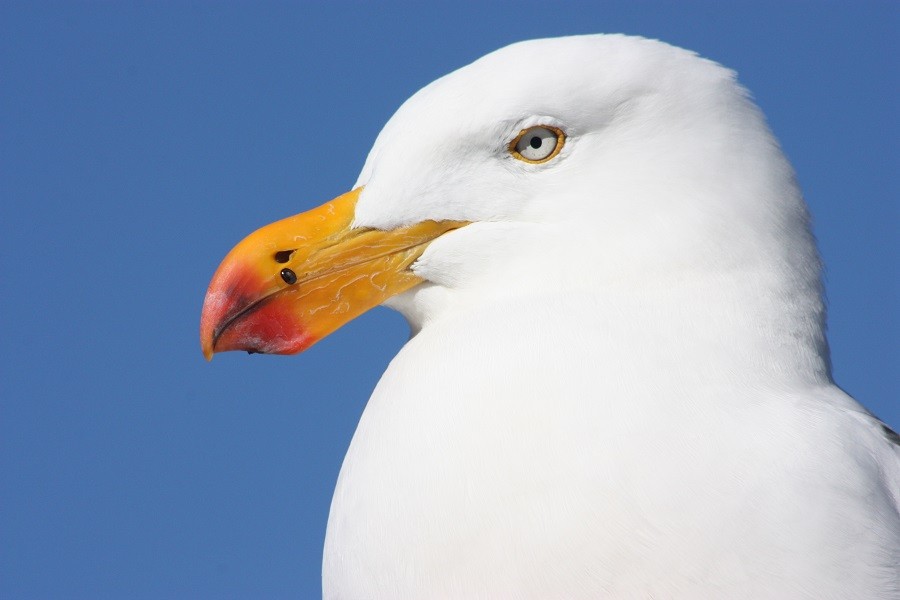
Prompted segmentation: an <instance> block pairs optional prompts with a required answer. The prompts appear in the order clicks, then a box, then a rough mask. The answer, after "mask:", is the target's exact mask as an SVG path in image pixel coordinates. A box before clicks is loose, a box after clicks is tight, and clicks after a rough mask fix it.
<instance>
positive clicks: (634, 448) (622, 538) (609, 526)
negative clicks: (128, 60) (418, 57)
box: [201, 35, 900, 600]
mask: <svg viewBox="0 0 900 600" xmlns="http://www.w3.org/2000/svg"><path fill="white" fill-rule="evenodd" d="M381 304H384V305H387V306H389V307H392V308H394V309H396V310H398V311H399V312H400V313H402V314H403V315H404V316H405V317H406V319H407V320H408V321H409V323H410V327H411V330H412V336H411V338H410V339H409V341H408V342H407V343H406V344H405V345H404V346H403V348H402V349H401V350H400V351H399V353H398V354H397V356H395V357H394V359H393V360H392V361H391V363H390V365H389V366H388V368H387V371H386V372H385V373H384V375H383V376H382V378H381V380H380V382H379V383H378V385H377V387H376V388H375V390H374V392H373V393H372V396H371V398H370V399H369V402H368V404H367V406H366V408H365V411H364V413H363V415H362V417H361V419H360V422H359V425H358V427H357V430H356V433H355V435H354V437H353V441H352V442H351V444H350V448H349V450H348V452H347V455H346V458H345V460H344V463H343V467H342V468H341V472H340V476H339V479H338V482H337V487H336V490H335V493H334V498H333V501H332V505H331V512H330V515H329V519H328V528H327V534H326V540H325V551H324V564H323V570H322V584H323V594H324V597H325V598H328V599H354V598H366V599H387V598H390V599H419V598H436V599H456V598H466V599H477V598H484V599H557V598H559V599H582V598H583V599H597V598H625V599H629V598H635V599H638V598H639V599H642V600H646V599H676V598H677V599H682V598H690V599H694V598H703V599H705V598H728V599H770V600H771V599H775V600H778V599H790V600H797V599H815V600H824V599H829V598H833V599H841V600H846V599H848V598H854V599H870V598H871V599H875V598H878V599H885V598H900V437H898V435H897V433H895V432H894V431H893V430H891V429H890V428H889V427H888V426H887V425H886V424H884V423H882V422H880V421H879V420H878V419H877V418H875V417H874V416H873V415H872V414H871V413H869V412H868V411H867V410H866V409H865V408H863V407H862V406H861V405H860V404H859V403H857V402H856V401H855V400H854V399H853V398H851V397H850V396H848V395H847V394H846V393H844V392H843V391H842V390H841V389H840V388H839V387H838V386H837V385H835V383H834V381H833V379H832V375H831V367H830V359H829V350H828V343H827V340H826V336H825V317H826V314H825V313H826V311H825V303H824V300H823V286H822V265H821V261H820V258H819V254H818V252H817V249H816V246H815V241H814V239H813V236H812V233H811V230H810V217H809V213H808V211H807V207H806V205H805V203H804V200H803V198H802V195H801V192H800V190H799V188H798V186H797V183H796V181H795V176H794V172H793V170H792V168H791V166H790V164H789V163H788V161H787V160H786V158H785V157H784V155H783V153H782V151H781V150H780V148H779V145H778V142H777V141H776V139H775V138H774V136H773V135H772V133H771V132H770V130H769V128H768V126H767V125H766V122H765V119H764V117H763V115H762V113H761V112H760V110H759V109H758V108H757V106H756V105H755V104H754V103H753V101H752V100H751V99H750V96H749V93H748V92H747V91H746V90H745V89H744V88H743V87H742V86H741V85H740V84H739V83H738V82H737V79H736V76H735V73H734V72H733V71H730V70H728V69H726V68H724V67H722V66H721V65H719V64H717V63H715V62H712V61H710V60H706V59H703V58H701V57H699V56H698V55H696V54H695V53H692V52H689V51H687V50H683V49H680V48H676V47H673V46H670V45H668V44H665V43H663V42H659V41H655V40H650V39H645V38H640V37H630V36H624V35H587V36H575V37H565V38H558V39H541V40H533V41H526V42H520V43H517V44H513V45H511V46H508V47H505V48H502V49H500V50H498V51H496V52H493V53H491V54H488V55H487V56H484V57H483V58H481V59H479V60H476V61H475V62H474V63H472V64H470V65H468V66H466V67H463V68H461V69H459V70H457V71H455V72H452V73H450V74H449V75H446V76H444V77H441V78H440V79H438V80H436V81H434V82H433V83H431V84H429V85H427V86H426V87H425V88H423V89H422V90H420V91H419V92H417V93H416V94H415V95H413V96H412V97H411V98H410V99H409V100H407V101H406V102H405V103H404V104H403V105H402V106H401V107H400V108H399V110H398V111H397V112H396V114H395V115H394V116H393V117H392V118H391V119H390V120H389V121H388V123H387V125H386V126H385V127H384V129H383V130H382V131H381V133H380V134H379V136H378V138H377V140H376V142H375V145H374V147H373V148H372V150H371V152H370V153H369V156H368V159H367V160H366V163H365V165H364V167H363V169H362V172H361V174H360V176H359V179H358V181H357V182H356V184H355V185H354V186H353V188H352V190H351V191H349V192H347V193H345V194H343V195H341V196H338V197H337V198H336V199H334V200H332V201H330V202H327V203H325V204H323V205H322V206H320V207H319V208H315V209H312V210H310V211H308V212H305V213H302V214H300V215H297V216H294V217H289V218H287V219H284V220H282V221H278V222H276V223H273V224H271V225H268V226H266V227H264V228H262V229H260V230H258V231H256V232H255V233H252V234H250V235H249V236H248V237H247V238H245V239H244V240H243V241H241V242H240V243H239V244H238V245H237V246H235V248H234V249H233V250H232V251H231V252H230V253H229V254H228V255H227V256H226V258H225V259H224V261H223V262H222V264H221V265H220V266H219V268H218V270H217V271H216V273H215V275H214V276H213V279H212V282H211V284H210V286H209V290H208V293H207V296H206V299H205V303H204V306H203V312H202V317H201V344H202V349H203V352H204V354H205V355H206V356H207V358H210V357H211V356H212V354H213V353H215V352H223V351H228V350H245V351H248V352H260V353H276V354H277V353H281V354H290V353H296V352H300V351H303V350H305V349H307V348H309V347H310V346H311V345H312V344H314V343H315V342H316V341H318V340H319V339H321V338H323V337H325V336H327V335H328V334H330V333H331V332H333V331H334V330H336V329H337V328H338V327H340V326H342V325H343V324H345V323H347V322H348V321H350V320H351V319H353V318H355V317H356V316H358V315H360V314H362V313H363V312H365V311H366V310H368V309H370V308H372V307H374V306H376V305H381Z"/></svg>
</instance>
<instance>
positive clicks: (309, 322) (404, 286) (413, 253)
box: [200, 188, 466, 359]
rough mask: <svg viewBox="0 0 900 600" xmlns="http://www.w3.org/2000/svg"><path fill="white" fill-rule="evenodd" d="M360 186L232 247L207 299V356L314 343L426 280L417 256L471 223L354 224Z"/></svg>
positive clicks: (203, 338) (288, 349) (203, 339)
mask: <svg viewBox="0 0 900 600" xmlns="http://www.w3.org/2000/svg"><path fill="white" fill-rule="evenodd" d="M361 190H362V188H358V189H356V190H353V191H352V192H348V193H346V194H344V195H343V196H339V197H338V198H335V199H334V200H332V201H331V202H327V203H325V204H323V205H322V206H320V207H318V208H314V209H313V210H310V211H308V212H305V213H302V214H299V215H296V216H293V217H289V218H287V219H283V220H281V221H278V222H276V223H272V224H271V225H267V226H266V227H263V228H262V229H259V230H257V231H255V232H254V233H252V234H250V235H249V236H247V237H246V238H244V240H243V241H241V242H240V243H239V244H238V245H237V246H235V247H234V248H233V249H232V250H231V252H229V253H228V255H227V256H226V257H225V260H223V261H222V264H221V265H219V268H218V269H217V270H216V273H215V275H213V278H212V281H211V282H210V284H209V290H208V291H207V293H206V299H205V300H204V302H203V314H202V316H201V318H200V344H201V347H202V348H203V354H204V356H206V358H207V359H210V358H212V355H213V354H214V353H216V352H225V351H228V350H246V351H248V352H264V353H271V354H294V353H296V352H301V351H303V350H306V349H307V348H309V347H310V346H312V345H313V344H314V343H315V342H317V341H319V340H320V339H322V338H323V337H325V336H327V335H328V334H330V333H331V332H333V331H335V330H336V329H338V328H339V327H340V326H341V325H343V324H345V323H347V322H348V321H350V320H352V319H354V318H356V317H357V316H359V315H361V314H362V313H364V312H365V311H367V310H369V309H370V308H372V307H373V306H377V305H379V304H381V303H382V302H384V301H385V300H386V299H388V298H390V297H391V296H393V295H395V294H399V293H401V292H404V291H406V290H408V289H410V288H411V287H413V286H415V285H416V284H418V283H420V282H421V281H422V280H421V279H420V278H419V277H417V276H416V275H414V274H413V273H412V271H410V270H409V266H410V265H411V264H412V263H413V262H414V261H415V260H416V259H417V258H419V256H421V254H422V252H424V251H425V248H426V247H427V246H428V244H429V243H430V242H431V241H432V240H434V239H435V238H437V237H438V236H440V235H442V234H444V233H446V232H447V231H450V230H452V229H457V228H459V227H462V226H463V225H465V224H466V223H465V222H460V221H440V222H438V221H425V222H422V223H417V224H415V225H411V226H408V227H402V228H399V229H395V230H391V231H381V230H376V229H367V228H352V229H351V224H352V223H353V217H354V213H355V207H356V202H357V199H358V198H359V194H360V191H361Z"/></svg>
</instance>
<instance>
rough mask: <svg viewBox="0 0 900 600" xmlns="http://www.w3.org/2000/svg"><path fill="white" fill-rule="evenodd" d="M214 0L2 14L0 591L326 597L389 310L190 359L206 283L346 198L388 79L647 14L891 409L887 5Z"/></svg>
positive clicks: (13, 7)
mask: <svg viewBox="0 0 900 600" xmlns="http://www.w3.org/2000/svg"><path fill="white" fill-rule="evenodd" d="M217 4H218V3H208V4H207V3H196V2H194V3H179V4H175V3H160V2H151V3H146V4H133V3H107V4H101V3H90V4H82V5H76V4H73V3H61V4H37V3H32V2H28V3H25V2H21V3H20V2H15V3H14V2H4V3H3V4H2V5H0V148H2V156H0V202H2V204H0V261H2V263H0V266H2V271H0V301H2V304H0V370H2V373H0V475H2V479H0V597H3V598H63V597H65V598H285V597H301V598H313V597H316V596H318V595H319V593H320V583H319V569H320V560H321V558H320V557H321V547H322V540H323V537H324V533H325V522H326V517H327V513H328V507H329V502H330V499H331V492H332V489H333V485H334V482H335V479H336V477H337V474H338V469H339V467H340V463H341V460H342V457H343V454H344V451H345V449H346V447H347V445H348V443H349V441H350V437H351V435H352V433H353V430H354V427H355V425H356V421H357V419H358V417H359V414H360V412H361V411H362V409H363V406H364V403H365V401H366V399H367V398H368V395H369V392H370V391H371V388H372V387H373V386H374V384H375V382H376V381H377V379H378V376H379V374H380V373H381V372H382V370H383V369H384V367H385V365H386V364H387V363H388V361H389V360H390V358H391V357H392V356H393V355H394V353H395V352H396V351H397V349H398V348H399V347H400V346H401V344H402V343H403V342H404V340H405V339H406V336H407V335H408V333H407V329H406V325H405V323H404V322H403V320H402V319H401V318H400V317H399V316H398V315H396V314H394V313H392V312H390V311H388V310H386V309H377V310H375V311H372V312H371V313H369V314H367V315H365V316H363V317H362V318H361V319H359V320H357V321H356V322H354V323H351V324H350V325H349V326H347V327H345V328H344V329H343V330H341V331H340V332H338V333H337V334H335V335H334V336H332V337H331V338H328V339H326V340H325V341H323V342H321V343H320V344H318V345H317V346H316V347H315V348H313V349H312V350H311V351H310V352H308V353H306V354H304V355H302V356H299V357H297V356H294V357H263V356H252V357H248V356H247V355H245V354H237V353H232V354H226V355H220V356H217V357H216V359H215V360H214V361H213V362H212V363H210V364H207V363H206V362H205V361H204V360H203V358H202V356H201V354H200V349H199V342H198V335H197V329H198V320H199V314H200V306H201V302H202V300H203V295H204V292H205V289H206V285H207V283H208V281H209V278H210V276H211V275H212V273H213V270H214V269H215V267H216V266H217V264H218V263H219V260H220V259H221V258H222V257H223V256H224V254H225V253H226V251H227V250H228V249H229V248H230V247H231V246H232V245H233V244H234V243H235V242H236V241H238V240H239V239H240V238H241V237H243V236H244V235H245V234H246V233H248V232H250V231H251V230H252V229H255V228H256V227H258V226H261V225H263V224H266V223H268V222H270V221H272V220H275V219H277V218H280V217H283V216H287V215H291V214H294V213H296V212H299V211H301V210H305V209H307V208H309V207H311V206H313V205H316V204H318V203H320V202H322V201H324V200H327V199H329V198H331V197H333V196H335V195H337V194H339V193H341V192H344V191H346V190H347V189H349V186H350V185H352V183H353V182H354V180H355V177H356V175H357V172H358V171H359V169H360V167H361V166H362V163H363V160H364V158H365V156H366V152H367V151H368V149H369V147H370V145H371V143H372V142H373V140H374V138H375V136H376V134H377V133H378V131H379V129H380V128H381V126H382V125H383V123H384V122H385V121H386V120H387V119H388V117H390V115H391V114H392V112H393V111H394V110H395V109H396V107H397V106H398V105H399V104H400V103H401V102H402V101H403V100H404V99H405V98H407V97H408V96H409V95H410V94H412V93H413V92H414V91H416V90H417V89H418V88H420V87H421V86H423V85H425V84H427V83H428V82H429V81H431V80H433V79H434V78H436V77H438V76H440V75H442V74H444V73H446V72H448V71H450V70H452V69H455V68H457V67H459V66H462V65H464V64H466V63H468V62H470V61H472V60H473V59H475V58H477V57H478V56H480V55H482V54H484V53H486V52H488V51H491V50H493V49H496V48H498V47H500V46H503V45H505V44H507V43H509V42H513V41H517V40H520V39H526V38H534V37H545V36H557V35H563V34H571V33H588V32H598V31H606V32H620V31H622V32H627V33H635V34H643V35H645V36H651V37H658V38H661V39H664V40H666V41H669V42H671V43H674V44H676V45H681V46H685V47H688V48H691V49H694V50H697V51H698V52H700V53H701V54H703V55H705V56H708V57H711V58H713V59H715V60H718V61H720V62H722V63H724V64H726V65H728V66H730V67H732V68H734V69H736V70H737V71H738V72H739V74H740V78H741V80H742V81H743V83H744V84H745V85H747V86H748V87H749V88H750V89H751V90H752V92H753V93H754V95H755V97H756V99H757V100H758V102H759V104H760V105H761V106H762V108H763V110H764V111H765V112H766V114H767V115H768V117H769V120H770V122H771V125H772V127H773V129H774V130H775V132H776V134H777V135H778V136H779V138H780V139H781V141H782V143H783V145H784V148H785V150H786V152H787V154H788V155H789V157H790V158H791V159H792V161H793V163H794V165H795V167H796V169H797V172H798V176H799V179H800V182H801V184H802V186H803V189H804V191H805V194H806V197H807V199H808V201H809V204H810V205H811V207H812V210H813V212H814V214H815V218H816V234H817V236H818V238H819V241H820V244H821V249H822V252H823V254H824V257H825V260H826V262H827V265H828V275H827V286H828V295H829V299H830V307H831V308H830V316H829V325H830V339H831V343H832V351H833V358H834V364H835V369H834V372H835V377H836V379H837V381H838V382H839V383H840V384H841V385H842V386H843V387H844V388H845V389H847V390H848V391H849V392H850V393H852V394H853V395H854V396H856V397H857V398H858V399H860V400H861V401H862V402H863V403H865V404H867V405H868V406H869V407H870V408H871V409H872V410H874V411H875V412H876V413H878V414H880V415H881V416H882V417H883V418H884V419H885V420H886V421H887V422H888V423H890V424H892V425H893V426H895V427H896V426H898V425H900V409H898V405H897V402H896V399H897V392H898V387H900V386H898V370H900V369H898V360H897V359H898V342H897V340H898V333H900V330H898V320H897V299H898V293H897V291H898V290H897V283H898V272H897V258H898V238H900V236H898V235H897V229H898V223H900V220H898V216H900V215H898V202H897V198H898V193H897V192H898V185H897V182H898V177H897V173H898V152H897V140H898V139H900V128H898V118H897V99H898V97H900V94H898V91H900V90H898V76H897V73H898V69H897V62H896V57H897V55H898V52H897V50H898V49H897V41H896V40H897V39H898V35H900V27H898V23H900V13H898V7H900V4H898V3H896V2H884V3H868V4H866V3H859V2H854V3H850V2H848V3H846V4H844V5H837V4H831V3H827V4H826V3H790V2H777V3H770V4H764V3H759V2H754V3H752V4H747V5H736V4H734V3H730V2H729V3H725V2H709V3H699V4H687V5H685V4H684V3H681V2H677V3H676V2H671V3H663V4H653V3H632V2H628V3H601V2H589V3H570V4H569V3H567V4H562V3H557V2H544V3H536V2H515V3H508V4H491V5H490V6H481V3H472V4H465V3H459V2H453V3H441V4H434V5H430V6H424V5H420V4H419V3H416V4H413V3H410V4H408V5H384V4H381V3H375V2H373V3H359V4H340V3H334V2H329V3H325V2H323V3H321V5H320V4H315V5H313V4H310V5H288V4H280V3H279V4H267V5H264V6H259V7H254V6H252V5H251V3H242V4H228V5H217Z"/></svg>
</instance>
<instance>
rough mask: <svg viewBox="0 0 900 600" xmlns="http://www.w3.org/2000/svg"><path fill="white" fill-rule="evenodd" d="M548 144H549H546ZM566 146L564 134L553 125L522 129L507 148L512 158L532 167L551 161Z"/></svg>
mask: <svg viewBox="0 0 900 600" xmlns="http://www.w3.org/2000/svg"><path fill="white" fill-rule="evenodd" d="M548 142H549V143H548ZM565 144H566V134H565V132H563V130H562V129H560V128H559V127H554V126H553V125H535V126H533V127H528V128H526V129H523V130H522V131H520V132H519V135H517V136H516V137H515V138H514V139H513V140H512V141H511V142H510V143H509V145H508V146H507V149H508V150H509V153H510V154H512V156H513V158H515V159H517V160H521V161H522V162H526V163H529V164H532V165H539V164H542V163H545V162H547V161H550V160H553V159H554V158H555V157H556V155H558V154H559V153H560V152H561V151H562V149H563V146H565Z"/></svg>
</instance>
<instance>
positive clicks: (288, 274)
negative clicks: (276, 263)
mask: <svg viewBox="0 0 900 600" xmlns="http://www.w3.org/2000/svg"><path fill="white" fill-rule="evenodd" d="M281 278H282V279H284V282H285V283H286V284H288V285H294V284H295V283H297V274H296V273H294V272H293V271H291V270H290V269H282V270H281Z"/></svg>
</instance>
